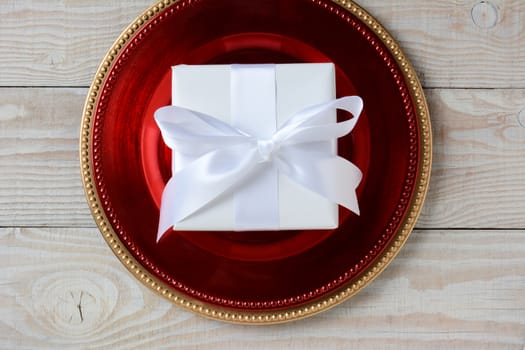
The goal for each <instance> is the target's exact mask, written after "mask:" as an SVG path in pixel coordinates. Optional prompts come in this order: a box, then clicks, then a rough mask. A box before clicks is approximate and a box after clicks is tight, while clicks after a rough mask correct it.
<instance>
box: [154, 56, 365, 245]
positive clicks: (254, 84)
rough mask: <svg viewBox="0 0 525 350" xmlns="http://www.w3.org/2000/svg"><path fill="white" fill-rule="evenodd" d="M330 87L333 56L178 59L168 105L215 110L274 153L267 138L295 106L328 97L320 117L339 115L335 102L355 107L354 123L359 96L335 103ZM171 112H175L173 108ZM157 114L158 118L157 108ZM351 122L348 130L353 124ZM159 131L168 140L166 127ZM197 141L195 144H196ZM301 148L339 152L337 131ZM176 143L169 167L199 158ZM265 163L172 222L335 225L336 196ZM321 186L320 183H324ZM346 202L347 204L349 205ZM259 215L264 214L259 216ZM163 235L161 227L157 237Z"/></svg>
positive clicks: (247, 226) (214, 227) (225, 226)
mask: <svg viewBox="0 0 525 350" xmlns="http://www.w3.org/2000/svg"><path fill="white" fill-rule="evenodd" d="M268 72H271V74H269V73H268ZM335 92H336V91H335V72H334V66H333V64H331V63H315V64H277V65H233V66H230V65H205V66H188V65H179V66H175V67H173V68H172V105H173V106H178V107H182V108H185V109H188V110H191V111H197V112H200V113H203V114H205V115H208V116H212V117H214V118H216V119H219V120H221V121H222V122H224V123H227V124H229V125H231V126H232V127H234V128H235V130H238V131H240V132H241V133H242V134H243V135H248V136H250V137H251V136H254V137H255V138H256V139H257V141H256V142H257V143H256V149H258V152H259V156H260V157H263V159H265V157H266V153H267V154H268V156H269V157H271V155H272V154H275V153H273V151H274V143H273V141H271V142H270V143H271V144H269V146H268V147H269V148H268V152H267V150H266V145H267V141H266V140H267V139H270V138H271V137H272V136H273V135H274V133H276V131H278V130H279V129H280V128H281V127H282V126H283V125H285V123H286V121H287V120H288V119H290V118H291V117H293V116H294V113H297V112H299V111H302V110H304V109H305V108H307V107H310V106H314V105H319V104H323V103H325V104H330V106H329V107H324V110H323V113H322V116H321V117H320V118H318V120H320V121H321V122H322V123H331V124H334V123H335V122H336V119H337V117H336V109H335V108H343V109H347V110H349V111H350V110H352V111H353V112H352V113H353V114H354V120H353V123H354V124H353V125H355V122H357V118H358V115H359V113H360V111H361V108H362V101H361V100H360V99H359V98H358V97H353V98H354V99H355V100H358V101H357V102H356V101H355V100H352V101H351V102H352V103H353V105H352V106H351V107H348V108H346V107H341V106H339V104H341V103H339V104H338V103H337V101H335V102H336V103H335V104H334V103H333V102H330V101H334V100H335V97H336V93H335ZM350 99H351V98H350ZM345 102H348V101H345ZM352 103H351V104H352ZM343 104H344V103H343ZM355 105H359V106H358V107H356V106H355ZM334 106H335V107H334ZM168 108H169V107H168ZM172 108H173V107H172ZM161 109H162V108H161ZM172 114H174V113H172ZM320 115H321V114H320ZM169 117H170V118H171V117H172V115H170V116H169ZM173 118H177V116H176V115H173ZM321 118H322V119H321ZM156 119H157V122H159V120H158V116H157V113H156ZM294 120H295V119H294ZM338 124H341V123H338ZM347 124H348V123H347ZM159 125H160V124H159ZM353 125H352V126H351V127H350V128H349V129H348V130H351V128H353ZM285 126H286V125H285ZM161 129H162V127H161ZM348 130H347V132H348ZM163 137H164V138H165V140H166V135H165V133H164V131H163ZM292 137H293V136H292ZM310 137H311V136H310ZM337 137H339V136H337ZM221 142H222V141H221ZM196 147H197V148H198V145H196ZM279 147H280V146H279ZM283 147H284V146H283ZM301 147H302V150H303V151H304V150H306V151H307V152H308V151H309V150H313V151H314V152H322V153H323V154H327V156H328V157H332V158H334V157H335V155H336V154H337V140H336V137H334V138H332V139H330V140H329V141H327V140H326V139H324V140H323V141H320V142H311V143H302V144H301ZM177 148H178V147H176V146H175V147H173V158H172V172H173V174H175V173H176V172H177V171H179V170H181V169H183V168H185V167H187V166H188V165H189V164H195V163H196V162H194V161H195V159H196V157H195V156H194V155H191V154H188V152H182V151H181V152H182V153H181V152H179V151H180V149H179V151H178V150H177ZM190 153H191V152H190ZM335 158H337V157H335ZM192 162H193V163H192ZM264 162H265V161H263V163H264ZM267 163H268V164H269V166H265V167H261V168H260V170H258V171H257V172H256V173H255V174H251V173H250V176H249V177H248V178H247V179H245V180H243V181H242V182H241V183H240V184H238V185H236V186H234V187H233V188H232V189H231V190H228V191H225V192H224V193H223V194H221V195H220V196H219V197H217V198H215V199H213V200H212V201H210V202H209V203H207V204H206V205H204V206H203V207H202V208H200V209H198V210H197V211H195V212H193V213H192V214H190V215H189V216H187V217H185V218H184V219H182V220H180V221H179V222H178V223H177V224H176V225H174V228H175V229H178V230H206V231H232V230H235V231H249V230H278V229H280V230H290V229H333V228H336V227H337V225H338V204H337V203H335V202H332V201H331V200H329V199H327V198H325V197H324V196H321V195H320V194H317V193H315V192H313V191H312V190H309V189H307V188H305V187H303V186H301V185H299V184H298V183H296V182H294V181H292V180H291V179H290V178H288V177H287V176H285V175H283V174H282V173H280V172H279V170H278V169H277V166H274V165H273V163H275V162H273V161H272V160H270V161H267ZM346 163H349V162H346ZM350 165H351V163H350ZM351 166H352V167H354V168H355V166H353V165H351ZM345 167H346V165H345ZM258 169H259V168H258ZM336 169H337V167H336ZM352 171H353V172H350V174H351V175H353V177H354V179H353V181H354V186H357V184H358V183H359V181H360V176H361V175H360V172H359V170H358V169H357V168H355V170H352ZM354 175H355V176H354ZM340 180H341V179H340ZM325 182H326V181H325ZM174 186H176V185H175V184H174ZM316 186H317V185H316ZM319 186H321V187H322V184H320V185H319ZM319 186H318V187H319ZM167 187H168V186H167ZM179 189H180V188H179ZM352 190H353V191H354V190H355V188H353V189H352ZM165 192H166V191H165ZM183 192H184V191H183ZM354 196H355V195H354ZM190 197H191V192H190V190H188V192H187V193H186V197H185V198H189V201H190V202H191V200H192V198H190ZM174 200H183V198H175V199H174ZM355 202H356V203H355V209H352V208H350V209H351V210H353V211H355V212H356V213H358V208H357V199H355ZM163 205H164V199H163ZM345 206H346V207H351V206H353V204H350V205H345ZM164 209H165V208H164ZM266 209H270V210H266ZM272 211H273V212H274V213H273V214H272V213H271V212H272ZM268 212H269V213H270V214H268ZM166 215H169V213H168V214H166ZM166 215H164V216H166ZM259 216H262V217H263V218H262V219H260V218H259ZM163 220H164V221H166V217H164V218H163V217H162V215H161V227H163V225H164V226H166V225H167V224H166V222H164V223H163V222H162V221H163ZM175 226H176V227H175ZM168 227H169V226H168ZM161 235H162V232H160V229H159V237H158V238H160V236H161Z"/></svg>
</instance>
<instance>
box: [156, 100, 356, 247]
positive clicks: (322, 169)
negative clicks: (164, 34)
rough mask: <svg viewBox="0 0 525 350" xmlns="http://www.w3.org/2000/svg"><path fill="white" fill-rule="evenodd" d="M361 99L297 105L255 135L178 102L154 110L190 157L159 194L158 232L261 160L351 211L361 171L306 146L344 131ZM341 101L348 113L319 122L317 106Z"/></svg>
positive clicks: (165, 132)
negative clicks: (269, 132)
mask: <svg viewBox="0 0 525 350" xmlns="http://www.w3.org/2000/svg"><path fill="white" fill-rule="evenodd" d="M362 108H363V101H362V99H361V98H360V97H358V96H347V97H342V98H339V99H336V100H332V101H329V102H326V103H322V104H319V105H314V106H311V107H308V108H306V109H303V110H301V111H299V112H297V113H296V114H295V115H294V116H293V117H291V118H290V119H289V120H288V121H287V122H286V123H285V124H284V125H283V126H282V127H281V128H280V129H279V130H277V132H275V134H274V135H273V136H272V137H271V138H269V139H262V140H261V139H257V138H255V137H253V136H251V135H249V134H246V133H245V132H242V131H240V130H238V129H236V128H234V127H232V126H230V125H228V124H227V123H224V122H222V121H220V120H218V119H215V118H213V117H211V116H209V115H206V114H203V113H199V112H197V111H192V110H189V109H186V108H182V107H178V106H166V107H162V108H160V109H158V110H157V111H156V112H155V120H156V122H157V124H158V125H159V127H160V130H161V132H162V137H163V138H164V141H165V143H166V145H167V146H168V147H170V148H172V149H177V152H178V153H180V154H184V155H187V156H190V157H195V158H196V159H195V160H194V161H193V162H190V163H189V164H187V165H186V166H185V167H184V168H182V169H178V170H177V171H176V172H175V174H173V176H172V178H171V179H170V180H169V181H168V183H167V184H166V187H165V189H164V192H163V195H162V205H161V214H160V222H159V230H158V235H157V238H158V240H159V239H160V238H161V237H162V235H163V234H164V233H165V232H166V231H167V230H168V229H169V228H170V227H172V226H174V225H176V224H177V223H178V222H180V221H181V220H184V219H185V218H187V217H188V216H189V215H191V214H192V213H194V212H196V211H197V210H199V209H200V208H202V207H204V206H205V205H206V204H208V203H209V202H211V201H212V200H214V199H215V198H217V197H219V196H220V195H221V194H223V193H225V192H227V191H232V190H233V189H234V188H235V187H238V186H242V184H243V182H244V181H246V180H247V179H249V178H250V177H253V176H257V173H258V172H259V171H260V170H261V169H263V168H264V167H267V166H269V165H274V166H276V167H277V169H278V170H279V172H280V173H281V174H284V175H286V176H287V177H288V178H290V179H291V180H292V181H294V182H296V183H297V184H300V185H302V186H304V187H306V188H307V189H309V190H311V191H313V192H316V193H318V194H320V195H321V196H323V197H326V198H327V199H329V200H330V201H332V202H334V203H338V204H340V205H342V206H344V207H346V208H347V209H349V210H351V211H353V212H354V213H356V214H358V215H359V206H358V202H357V196H356V192H355V190H356V188H357V186H358V185H359V182H360V181H361V177H362V173H361V171H360V170H359V169H358V168H357V167H356V166H355V165H354V164H352V163H351V162H349V161H348V160H346V159H344V158H342V157H339V156H336V155H332V154H327V153H326V152H318V151H316V150H315V149H314V147H309V145H310V146H311V145H313V144H315V143H317V142H322V141H329V140H334V139H337V138H339V137H342V136H345V135H347V134H348V133H350V132H351V131H352V129H353V128H354V126H355V124H356V123H357V121H358V119H359V115H360V113H361V110H362ZM334 109H343V110H346V111H348V112H349V113H351V114H352V115H353V118H352V119H349V120H346V121H342V122H331V123H324V122H322V121H323V119H324V120H326V118H324V114H325V113H326V112H329V111H333V110H334Z"/></svg>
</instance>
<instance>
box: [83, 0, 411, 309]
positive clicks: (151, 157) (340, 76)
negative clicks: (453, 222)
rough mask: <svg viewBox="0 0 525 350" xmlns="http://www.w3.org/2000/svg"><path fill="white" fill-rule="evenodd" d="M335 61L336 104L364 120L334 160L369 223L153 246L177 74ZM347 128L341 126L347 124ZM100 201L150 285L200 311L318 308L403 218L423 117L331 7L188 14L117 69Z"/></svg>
mask: <svg viewBox="0 0 525 350" xmlns="http://www.w3.org/2000/svg"><path fill="white" fill-rule="evenodd" d="M288 62H333V63H334V64H335V66H336V74H337V76H336V80H337V95H338V96H344V95H354V94H355V95H359V96H361V97H362V98H363V100H364V112H363V115H362V118H361V120H360V121H359V123H358V125H357V127H356V128H355V129H354V131H353V132H352V134H351V135H350V136H347V137H345V138H343V139H340V140H339V154H340V155H342V156H344V157H346V158H347V159H349V160H351V161H352V162H353V163H355V164H356V165H357V166H358V167H359V168H360V169H361V170H362V171H363V173H364V177H363V181H362V183H361V184H360V186H359V188H358V197H359V203H360V208H361V216H356V215H354V214H352V213H350V212H349V211H347V210H345V209H340V225H339V228H338V229H336V230H319V231H312V230H304V231H279V232H181V231H175V232H171V233H169V234H168V235H166V236H165V237H164V238H163V239H162V240H161V241H160V242H159V243H157V242H156V230H157V222H158V218H159V204H160V196H161V193H162V189H163V187H164V184H165V183H166V182H167V180H168V179H169V177H170V176H171V174H170V157H171V154H170V152H169V149H167V148H166V147H165V146H164V144H163V142H162V139H161V137H160V132H159V130H158V128H157V126H156V125H155V123H154V121H153V112H154V111H155V110H156V109H157V108H159V107H161V106H164V105H168V104H170V95H171V91H170V88H171V86H170V79H171V76H170V67H171V66H173V65H175V64H182V63H184V64H224V63H288ZM340 117H344V116H343V115H341V116H340ZM91 142H92V144H93V155H92V163H93V168H94V170H95V180H96V183H97V191H98V193H99V197H100V199H101V202H102V205H103V207H104V210H105V212H106V215H107V216H108V218H109V220H110V221H111V223H112V226H113V228H114V230H115V232H116V234H117V235H118V236H119V238H120V239H121V241H122V242H123V244H124V245H125V246H126V247H127V248H128V250H129V251H130V253H131V254H132V255H133V256H134V257H135V258H136V259H137V260H138V261H139V262H140V263H141V264H142V265H143V266H144V267H145V268H146V269H148V270H149V271H150V272H151V273H152V274H154V275H155V276H157V277H158V278H159V279H161V280H162V281H164V282H165V283H166V284H168V285H170V286H171V287H173V288H175V289H176V290H178V291H180V292H181V293H184V294H186V295H188V296H191V297H192V298H195V299H198V300H201V301H204V302H207V303H210V304H213V305H220V306H224V307H229V308H239V309H249V310H252V309H253V310H273V309H279V308H286V307H290V306H296V305H300V304H303V303H305V302H310V301H312V300H315V299H317V298H320V297H322V296H323V295H326V294H327V293H330V292H333V291H334V290H336V289H338V288H340V287H342V286H344V285H346V284H348V283H349V282H351V281H352V280H353V279H355V278H357V277H358V276H359V275H360V274H362V273H363V271H364V270H365V269H366V267H367V266H369V265H370V264H371V263H372V262H373V261H374V260H375V259H377V258H378V256H379V255H380V254H381V252H382V251H383V249H384V248H385V246H386V245H387V244H388V243H389V242H390V241H391V240H392V238H393V234H394V233H395V231H396V229H397V228H398V227H399V225H400V224H401V222H402V221H403V219H404V216H405V214H406V212H407V210H408V205H409V202H410V198H411V196H412V194H413V192H414V186H415V185H414V183H415V181H414V180H415V178H416V176H417V167H418V161H419V159H418V153H419V152H418V150H419V149H418V147H419V135H418V125H417V118H416V116H415V114H414V106H413V103H412V100H411V98H410V95H409V92H408V89H407V86H406V83H405V81H404V80H403V75H402V74H401V71H400V69H399V67H398V66H397V65H396V63H395V60H394V59H393V57H392V56H391V54H390V53H389V51H388V50H387V49H386V47H384V45H383V44H382V43H381V41H380V40H379V39H378V38H377V37H376V36H375V35H374V34H373V32H371V31H370V30H369V29H368V28H367V27H366V26H365V25H364V24H362V23H361V22H359V20H357V19H356V18H355V17H354V16H352V15H351V14H350V13H348V12H346V11H345V10H342V9H340V8H339V7H337V5H334V4H333V3H331V2H329V1H324V0H323V1H310V0H287V1H279V0H261V1H258V2H257V4H256V5H255V4H254V3H253V2H250V1H245V0H223V1H213V0H200V1H181V2H179V3H177V4H175V5H173V6H171V7H169V8H167V9H164V11H162V12H161V13H160V14H159V15H157V17H156V18H155V19H154V20H152V21H151V22H150V24H148V25H146V26H145V27H144V28H143V29H142V30H141V31H139V32H138V33H137V34H136V35H135V36H134V38H133V39H132V40H130V41H129V42H128V44H127V46H126V48H125V49H123V50H122V52H121V53H120V56H119V57H118V58H116V59H115V62H114V64H113V65H112V66H111V67H110V69H109V72H108V78H107V80H106V82H105V85H104V87H103V89H102V91H101V94H100V98H99V100H98V101H97V108H96V109H95V113H94V128H93V134H92V141H91Z"/></svg>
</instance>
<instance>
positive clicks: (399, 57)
mask: <svg viewBox="0 0 525 350" xmlns="http://www.w3.org/2000/svg"><path fill="white" fill-rule="evenodd" d="M331 1H332V2H334V3H335V4H338V5H339V6H341V7H342V8H344V9H345V10H346V11H348V12H349V13H351V14H352V15H354V16H355V17H357V18H358V19H359V20H361V21H362V23H364V24H365V25H366V26H367V27H368V28H369V29H370V30H372V31H373V32H374V33H375V34H376V35H377V37H378V38H379V39H380V40H381V41H382V42H383V44H384V45H385V46H386V47H387V49H388V50H389V51H390V53H391V54H392V56H393V57H394V59H395V60H396V62H397V64H398V66H399V68H400V69H401V71H402V73H403V76H404V78H405V81H406V83H407V85H408V88H409V89H410V94H411V97H412V101H413V104H414V105H415V107H416V111H415V112H416V115H417V121H418V125H419V133H420V140H421V145H420V148H419V152H420V153H419V160H420V161H419V164H418V177H417V179H416V183H415V191H414V194H413V196H412V199H411V202H410V204H409V207H408V212H407V215H406V217H405V219H404V221H403V222H402V223H401V225H400V227H399V229H398V230H397V231H396V232H395V233H394V237H395V238H394V239H393V240H392V241H391V242H390V243H389V244H388V246H387V247H386V248H385V250H384V252H383V253H382V254H381V256H379V257H377V258H376V259H375V261H374V262H373V263H372V264H371V266H369V267H368V268H367V269H366V270H365V271H364V272H363V273H362V274H361V276H360V277H359V278H357V279H356V280H354V281H353V282H351V283H350V284H348V285H346V286H345V287H343V288H342V289H338V290H336V291H334V292H332V293H331V294H329V295H326V296H324V297H322V298H321V299H320V300H316V301H312V302H309V303H306V304H305V305H302V306H298V307H292V308H288V309H284V310H277V311H265V312H257V311H244V310H232V309H227V308H222V307H218V306H215V305H209V304H206V303H203V302H201V301H199V300H196V299H193V298H191V297H188V296H186V295H183V294H181V293H179V292H177V291H175V290H174V289H171V288H169V287H167V286H166V285H165V284H164V283H163V282H161V281H160V280H159V279H157V278H156V277H155V276H153V275H152V274H151V273H150V272H149V271H147V270H146V269H145V268H144V267H143V266H142V265H141V264H140V263H138V262H137V260H135V259H134V258H133V256H132V255H131V254H130V253H129V251H128V250H127V249H126V247H125V246H124V245H123V244H122V242H121V241H120V239H119V238H118V236H117V235H116V233H115V231H114V230H113V228H112V226H111V224H110V222H109V220H108V218H107V217H106V214H105V213H104V210H103V209H102V205H101V202H100V198H99V196H98V193H97V191H96V189H95V180H94V176H93V171H92V170H93V169H92V166H91V161H90V155H91V151H92V147H91V144H90V137H91V132H92V130H93V113H94V112H93V111H94V109H95V106H96V105H97V102H98V97H99V93H100V90H101V87H102V86H103V84H104V82H105V81H106V79H107V73H108V71H109V68H110V67H111V65H112V64H113V63H114V60H115V58H116V57H117V56H118V54H119V53H120V51H121V50H122V48H123V47H124V46H125V45H126V43H128V42H129V40H130V38H132V37H133V35H134V34H136V33H137V32H138V31H139V30H140V29H141V28H143V27H144V25H146V24H148V22H149V21H150V20H152V19H153V17H155V16H156V15H157V14H158V13H159V12H162V11H163V10H164V9H165V8H167V7H170V6H171V5H174V4H176V3H177V2H180V0H162V1H158V2H157V3H155V4H154V5H152V6H151V7H150V8H148V9H147V10H146V11H144V12H143V13H142V14H141V15H140V16H138V17H137V18H136V19H135V20H134V21H133V22H132V23H131V24H130V25H129V26H128V27H127V28H126V29H125V30H124V31H123V32H122V34H121V35H120V36H119V38H118V39H117V40H116V41H115V43H114V44H113V45H112V47H111V49H110V50H109V52H108V53H107V54H106V56H105V57H104V59H103V60H102V63H101V64H100V66H99V68H98V70H97V73H96V75H95V78H94V79H93V82H92V84H91V87H90V89H89V92H88V96H87V98H86V102H85V105H84V110H83V117H82V124H81V130H80V149H79V152H80V166H81V172H82V183H83V187H84V192H85V195H86V198H87V201H88V204H89V207H90V210H91V213H92V215H93V218H94V219H95V222H96V223H97V226H98V228H99V230H100V232H101V233H102V236H103V237H104V239H105V240H106V242H107V244H108V245H109V247H110V248H111V250H112V251H113V253H114V254H115V255H116V256H117V257H118V259H119V260H120V261H121V262H122V263H123V264H124V266H125V267H126V268H127V269H128V270H129V271H130V272H131V273H132V274H133V275H135V277H136V278H137V279H139V280H140V281H141V282H142V283H143V284H145V285H146V286H148V287H149V288H150V289H151V290H153V291H154V292H155V293H157V294H159V295H161V296H163V297H165V298H166V299H168V300H170V301H172V302H173V303H174V304H176V305H178V306H180V307H182V308H184V309H186V310H189V311H191V312H194V313H197V314H199V315H201V316H204V317H208V318H212V319H217V320H221V321H226V322H231V323H242V324H274V323H284V322H288V321H292V320H298V319H302V318H306V317H309V316H313V315H315V314H318V313H320V312H322V311H325V310H327V309H329V308H331V307H334V306H336V305H338V304H340V303H341V302H343V301H345V300H347V299H348V298H350V297H351V296H353V295H354V294H356V293H357V292H359V291H360V290H362V289H363V288H364V287H366V286H367V285H368V284H369V283H370V282H371V281H372V280H374V279H375V278H376V277H377V276H378V275H379V274H380V273H381V272H382V271H383V270H384V269H385V268H386V267H387V265H388V264H389V263H390V262H391V261H392V260H393V259H394V257H395V256H396V255H397V254H398V253H399V251H400V250H401V248H402V247H403V245H404V244H405V242H406V240H407V239H408V236H409V235H410V233H411V232H412V230H413V228H414V226H415V223H416V220H417V218H418V216H419V214H420V213H421V209H422V206H423V202H424V199H425V196H426V192H427V189H428V184H429V179H430V167H431V163H432V133H431V126H430V117H429V111H428V106H427V103H426V100H425V96H424V93H423V89H422V86H421V84H420V82H419V80H418V78H417V75H416V72H415V70H414V68H413V67H412V65H411V64H410V62H409V61H408V59H407V58H406V56H405V55H404V53H403V52H402V50H401V48H400V47H399V45H398V44H397V42H396V41H395V40H394V38H393V37H392V35H391V34H390V33H389V32H388V31H386V30H385V29H384V28H383V27H382V25H381V24H380V23H379V22H378V21H377V20H376V19H375V18H374V17H372V16H371V15H370V14H369V13H368V12H367V11H365V10H364V9H363V8H361V7H360V6H358V5H357V4H355V3H354V2H353V1H351V0H331Z"/></svg>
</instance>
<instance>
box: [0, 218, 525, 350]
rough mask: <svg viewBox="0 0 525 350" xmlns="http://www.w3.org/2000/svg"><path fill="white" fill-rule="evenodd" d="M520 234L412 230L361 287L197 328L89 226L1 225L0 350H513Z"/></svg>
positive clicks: (522, 285) (521, 307) (522, 272)
mask: <svg viewBox="0 0 525 350" xmlns="http://www.w3.org/2000/svg"><path fill="white" fill-rule="evenodd" d="M524 236H525V231H508V232H506V231H459V232H458V231H450V230H446V231H433V230H431V231H416V232H414V235H413V236H412V237H411V238H410V239H409V241H408V243H407V244H406V246H405V247H404V248H403V250H402V251H401V253H400V255H399V256H398V257H397V258H396V259H395V260H394V262H393V263H392V265H391V266H390V267H388V268H387V270H386V271H385V272H384V273H382V274H381V275H380V276H379V277H378V278H377V280H376V281H374V282H373V283H372V284H371V285H370V286H369V287H367V288H366V289H365V290H364V291H362V292H361V293H359V294H358V295H356V296H355V297H353V298H351V299H350V300H349V301H347V302H345V303H343V304H341V305H339V306H337V307H335V308H334V309H331V310H329V311H327V312H324V313H322V314H320V315H318V316H316V317H314V318H310V319H306V320H302V321H298V322H294V323H290V324H283V325H278V326H271V327H269V328H268V327H245V326H237V325H229V324H223V323H219V322H216V321H211V320H207V319H204V318H201V317H199V316H195V315H192V314H190V313H188V312H186V311H183V310H180V309H179V308H177V307H175V306H173V305H172V304H170V303H169V302H168V301H166V300H164V299H162V298H161V297H158V296H157V295H155V294H153V293H152V292H151V291H149V289H146V288H145V287H143V286H142V285H141V284H140V283H139V282H138V281H136V280H135V279H134V277H133V276H132V275H131V274H130V273H128V272H127V271H126V270H125V268H124V267H123V266H122V265H121V264H120V263H119V262H118V260H117V259H116V258H115V257H114V256H113V255H112V253H111V252H110V250H109V248H108V247H107V246H106V244H105V243H104V242H103V240H102V238H101V236H100V235H99V233H98V232H97V230H96V229H94V228H93V229H89V228H86V229H75V228H64V229H24V228H22V229H20V228H8V229H0V276H1V277H0V313H1V314H2V322H0V344H1V345H0V348H3V349H15V348H17V349H36V348H38V349H57V348H60V349H80V348H82V349H84V348H89V349H115V350H117V349H130V348H134V349H135V348H136V349H161V348H162V349H194V348H199V349H208V348H209V349H233V348H235V349H247V348H249V349H267V348H276V349H280V348H287V349H292V350H293V349H298V350H299V349H301V350H302V349H317V348H321V347H323V348H329V349H348V348H350V347H351V345H354V346H357V347H358V348H360V349H378V348H381V349H394V348H395V349H421V348H425V349H443V348H446V349H476V350H478V349H521V348H522V347H523V342H524V340H525V339H524V338H523V335H524V334H525V298H523V290H524V289H525V255H524V254H523V251H525V241H524V240H523V237H524Z"/></svg>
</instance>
